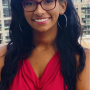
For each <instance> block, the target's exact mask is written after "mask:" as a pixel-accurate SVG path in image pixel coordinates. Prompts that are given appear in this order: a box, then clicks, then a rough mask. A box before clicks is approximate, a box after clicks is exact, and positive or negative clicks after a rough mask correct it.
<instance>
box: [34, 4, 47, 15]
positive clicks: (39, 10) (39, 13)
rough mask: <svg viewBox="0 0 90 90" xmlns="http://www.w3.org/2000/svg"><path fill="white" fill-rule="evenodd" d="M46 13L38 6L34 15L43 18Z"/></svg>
mask: <svg viewBox="0 0 90 90" xmlns="http://www.w3.org/2000/svg"><path fill="white" fill-rule="evenodd" d="M45 12H46V11H45V10H44V9H43V8H42V7H41V5H37V9H36V10H35V11H34V14H36V15H37V16H42V15H43V14H44V13H45Z"/></svg>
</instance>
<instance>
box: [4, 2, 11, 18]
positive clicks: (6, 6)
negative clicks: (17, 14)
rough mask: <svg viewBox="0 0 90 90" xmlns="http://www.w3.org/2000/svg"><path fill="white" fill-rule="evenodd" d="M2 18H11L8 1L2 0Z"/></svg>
mask: <svg viewBox="0 0 90 90" xmlns="http://www.w3.org/2000/svg"><path fill="white" fill-rule="evenodd" d="M2 2H3V13H4V14H3V15H4V17H10V16H11V8H10V0H2Z"/></svg>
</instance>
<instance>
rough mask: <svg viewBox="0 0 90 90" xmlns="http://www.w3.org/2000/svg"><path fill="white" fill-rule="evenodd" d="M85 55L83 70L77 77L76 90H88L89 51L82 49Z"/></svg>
mask: <svg viewBox="0 0 90 90" xmlns="http://www.w3.org/2000/svg"><path fill="white" fill-rule="evenodd" d="M84 51H85V54H86V62H85V68H84V70H83V71H82V72H81V73H80V76H79V78H80V79H79V78H78V77H77V83H76V90H90V86H89V83H90V75H89V73H90V49H88V48H84Z"/></svg>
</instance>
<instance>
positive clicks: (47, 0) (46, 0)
mask: <svg viewBox="0 0 90 90" xmlns="http://www.w3.org/2000/svg"><path fill="white" fill-rule="evenodd" d="M52 2H54V0H45V3H47V4H49V3H52Z"/></svg>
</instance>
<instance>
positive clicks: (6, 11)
mask: <svg viewBox="0 0 90 90" xmlns="http://www.w3.org/2000/svg"><path fill="white" fill-rule="evenodd" d="M72 1H73V3H74V6H75V9H76V11H77V13H78V15H79V17H80V22H81V25H82V29H83V37H82V38H79V42H80V43H81V45H82V46H83V47H86V48H90V0H72ZM10 20H11V9H10V0H0V46H1V45H4V44H7V43H8V42H9V41H10V39H9V25H10Z"/></svg>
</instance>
